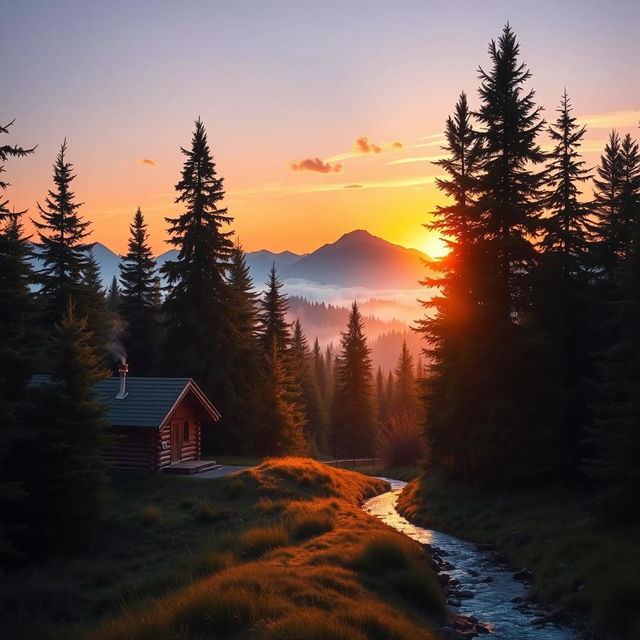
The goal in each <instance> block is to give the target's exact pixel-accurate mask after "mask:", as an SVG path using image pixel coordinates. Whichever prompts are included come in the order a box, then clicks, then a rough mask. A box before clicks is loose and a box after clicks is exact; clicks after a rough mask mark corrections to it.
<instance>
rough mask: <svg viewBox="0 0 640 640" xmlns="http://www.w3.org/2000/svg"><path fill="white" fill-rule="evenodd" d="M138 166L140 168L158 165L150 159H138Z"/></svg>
mask: <svg viewBox="0 0 640 640" xmlns="http://www.w3.org/2000/svg"><path fill="white" fill-rule="evenodd" d="M138 164H139V165H140V166H141V167H155V166H156V165H157V164H158V163H157V162H156V161H155V160H151V159H150V158H140V159H139V160H138Z"/></svg>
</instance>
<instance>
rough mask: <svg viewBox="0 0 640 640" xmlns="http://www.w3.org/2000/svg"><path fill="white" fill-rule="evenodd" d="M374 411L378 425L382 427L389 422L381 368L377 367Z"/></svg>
mask: <svg viewBox="0 0 640 640" xmlns="http://www.w3.org/2000/svg"><path fill="white" fill-rule="evenodd" d="M376 409H377V414H378V425H379V426H381V427H382V426H383V425H385V424H386V423H387V421H388V420H389V403H388V401H387V392H386V389H385V386H384V377H383V375H382V368H381V367H378V371H377V372H376Z"/></svg>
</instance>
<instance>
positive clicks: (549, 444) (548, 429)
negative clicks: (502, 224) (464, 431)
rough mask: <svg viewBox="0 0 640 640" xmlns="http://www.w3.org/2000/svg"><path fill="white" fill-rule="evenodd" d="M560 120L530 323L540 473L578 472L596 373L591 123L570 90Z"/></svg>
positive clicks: (572, 474) (553, 129)
mask: <svg viewBox="0 0 640 640" xmlns="http://www.w3.org/2000/svg"><path fill="white" fill-rule="evenodd" d="M558 113H559V116H558V119H557V120H556V122H555V124H554V125H552V126H550V127H549V134H550V136H551V139H552V140H554V141H555V142H556V145H555V147H554V149H553V151H552V152H551V154H550V165H549V168H548V172H547V176H546V186H547V190H548V193H547V195H546V196H545V205H546V212H547V215H546V217H545V218H544V219H543V220H542V239H541V242H540V249H541V255H540V256H539V265H538V269H537V272H536V273H535V279H534V293H535V299H536V301H537V303H536V305H535V308H534V312H533V315H532V323H531V324H532V326H531V328H532V330H533V331H535V332H536V334H537V343H538V346H537V353H538V362H539V364H540V368H541V370H540V373H539V374H538V375H537V376H536V383H535V384H536V385H537V390H536V393H537V394H538V397H544V398H545V402H544V403H543V407H542V408H541V409H540V410H539V412H538V417H537V423H538V424H537V436H538V438H537V447H538V448H539V449H540V450H544V451H545V455H544V456H539V458H538V462H537V465H536V466H537V467H538V475H539V477H540V476H542V475H543V474H544V475H546V476H556V477H557V476H559V475H564V476H565V477H568V478H573V477H575V474H576V472H577V471H578V470H579V465H580V459H581V453H582V451H581V447H580V442H581V440H582V439H583V437H584V430H585V429H586V428H587V427H588V425H589V422H590V420H591V412H590V410H589V404H590V401H591V400H590V398H591V391H590V389H589V387H588V385H587V382H586V379H587V378H588V377H589V376H590V375H591V374H592V373H593V363H592V359H591V356H590V351H591V349H592V344H593V339H594V336H593V333H594V332H593V329H594V328H593V326H592V324H591V319H592V318H591V316H592V312H591V311H592V310H591V305H590V304H589V302H590V295H591V291H590V288H591V287H590V279H591V270H590V265H589V256H588V254H587V250H588V248H589V239H588V231H587V225H588V217H589V215H590V208H589V206H588V205H586V204H584V203H582V202H580V200H579V196H580V194H581V191H580V185H581V184H582V183H583V182H585V181H586V180H588V179H589V171H588V170H587V169H585V168H584V167H585V163H584V161H583V160H582V159H581V157H580V146H581V141H582V139H583V137H584V134H585V128H584V127H580V126H578V125H577V124H576V119H575V117H574V116H573V115H572V113H571V104H570V101H569V98H568V96H567V93H566V91H565V92H564V94H563V96H562V100H561V103H560V108H559V109H558ZM532 384H533V383H532Z"/></svg>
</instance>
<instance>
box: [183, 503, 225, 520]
mask: <svg viewBox="0 0 640 640" xmlns="http://www.w3.org/2000/svg"><path fill="white" fill-rule="evenodd" d="M191 514H192V515H193V518H194V519H195V520H196V521H197V522H217V521H218V520H223V519H224V518H228V517H229V512H228V511H227V510H226V509H222V508H220V507H219V506H218V505H217V504H214V503H213V502H211V500H208V499H207V498H201V499H200V500H198V501H197V502H196V503H195V505H194V507H193V508H192V509H191Z"/></svg>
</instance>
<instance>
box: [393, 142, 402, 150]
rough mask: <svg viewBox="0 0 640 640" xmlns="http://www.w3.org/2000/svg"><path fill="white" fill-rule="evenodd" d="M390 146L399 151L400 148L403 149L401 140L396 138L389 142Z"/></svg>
mask: <svg viewBox="0 0 640 640" xmlns="http://www.w3.org/2000/svg"><path fill="white" fill-rule="evenodd" d="M391 148H392V149H395V150H396V151H401V150H402V149H404V145H403V144H402V142H400V140H396V141H395V142H392V143H391Z"/></svg>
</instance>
